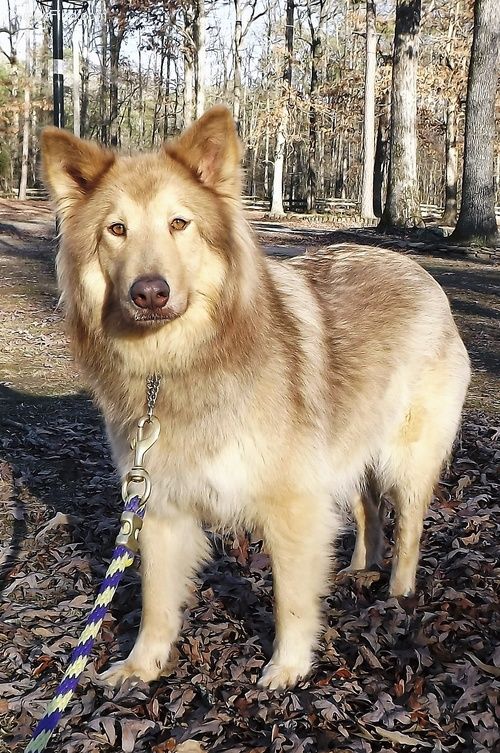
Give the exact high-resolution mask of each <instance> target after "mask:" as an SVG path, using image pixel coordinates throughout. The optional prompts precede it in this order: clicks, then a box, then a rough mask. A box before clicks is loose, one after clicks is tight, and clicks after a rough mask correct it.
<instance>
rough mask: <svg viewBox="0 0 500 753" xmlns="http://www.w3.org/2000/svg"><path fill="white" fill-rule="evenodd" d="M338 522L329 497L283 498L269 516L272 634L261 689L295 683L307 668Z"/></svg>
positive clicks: (306, 671) (319, 623) (311, 653)
mask: <svg viewBox="0 0 500 753" xmlns="http://www.w3.org/2000/svg"><path fill="white" fill-rule="evenodd" d="M336 522H337V521H336V518H335V515H334V512H333V511H332V504H331V499H330V498H325V499H323V500H321V499H318V498H312V499H311V498H309V497H301V498H294V499H287V500H286V502H285V501H284V502H283V504H282V505H279V504H278V505H276V506H274V505H273V509H272V511H271V513H270V514H268V520H267V525H266V530H265V540H266V543H267V546H268V548H269V551H270V555H271V561H272V568H273V583H274V598H275V621H276V638H275V641H274V652H273V656H272V658H271V661H270V662H269V663H268V664H267V666H266V667H265V669H264V672H263V674H262V677H261V679H260V682H259V684H260V685H261V686H263V687H268V688H270V689H271V690H274V689H276V688H284V687H289V686H293V685H295V683H296V682H297V681H298V680H299V679H300V678H301V677H305V676H306V675H307V674H308V673H309V671H310V669H311V662H312V657H313V649H314V647H315V642H316V638H317V635H318V633H319V631H320V629H321V605H320V596H321V595H322V594H323V593H324V592H325V590H326V589H327V588H328V580H329V575H330V566H331V546H332V539H333V536H334V532H335V529H336Z"/></svg>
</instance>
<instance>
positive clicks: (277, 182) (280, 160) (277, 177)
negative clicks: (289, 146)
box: [271, 0, 295, 216]
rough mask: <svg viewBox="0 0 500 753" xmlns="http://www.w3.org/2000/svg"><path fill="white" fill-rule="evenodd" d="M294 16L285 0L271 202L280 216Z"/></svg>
mask: <svg viewBox="0 0 500 753" xmlns="http://www.w3.org/2000/svg"><path fill="white" fill-rule="evenodd" d="M294 15H295V0H286V29H285V41H286V59H285V66H284V70H283V85H282V100H283V104H282V106H281V113H280V119H279V125H278V132H277V134H276V153H275V158H274V174H273V193H272V200H271V214H272V215H276V216H280V215H283V214H285V212H284V208H283V166H284V162H285V149H286V137H287V125H288V118H289V102H290V95H291V89H292V57H293V27H294Z"/></svg>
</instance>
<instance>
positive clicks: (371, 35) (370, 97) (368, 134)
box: [361, 0, 377, 220]
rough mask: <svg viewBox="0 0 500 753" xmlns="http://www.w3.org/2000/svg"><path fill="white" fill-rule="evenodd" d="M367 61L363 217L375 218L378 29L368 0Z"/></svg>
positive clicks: (362, 186) (371, 1)
mask: <svg viewBox="0 0 500 753" xmlns="http://www.w3.org/2000/svg"><path fill="white" fill-rule="evenodd" d="M365 49H366V60H365V97H364V104H365V106H364V120H363V178H362V184H361V216H362V217H363V218H364V219H366V220H372V219H374V218H375V214H374V211H373V177H374V167H375V75H376V71H377V29H376V8H375V1H374V0H366V48H365Z"/></svg>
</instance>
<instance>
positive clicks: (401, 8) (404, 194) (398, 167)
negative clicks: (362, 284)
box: [380, 0, 422, 229]
mask: <svg viewBox="0 0 500 753" xmlns="http://www.w3.org/2000/svg"><path fill="white" fill-rule="evenodd" d="M420 16H421V0H397V6H396V28H395V32H394V53H393V63H392V87H391V140H390V158H389V174H388V179H387V199H386V204H385V208H384V212H383V214H382V219H381V221H380V227H381V228H382V229H386V228H408V227H415V226H417V225H419V224H420V223H421V221H422V220H421V217H420V198H419V189H418V179H417V131H416V125H417V61H418V46H419V33H420Z"/></svg>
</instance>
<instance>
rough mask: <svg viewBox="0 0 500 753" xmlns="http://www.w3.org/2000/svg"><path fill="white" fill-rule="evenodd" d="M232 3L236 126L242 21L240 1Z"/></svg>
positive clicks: (237, 121)
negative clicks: (233, 16) (233, 15)
mask: <svg viewBox="0 0 500 753" xmlns="http://www.w3.org/2000/svg"><path fill="white" fill-rule="evenodd" d="M233 2H234V13H235V20H234V60H233V67H234V74H233V117H234V119H235V121H236V124H237V125H239V122H240V110H241V65H242V60H241V55H242V50H241V44H242V40H243V19H242V16H241V3H240V0H233Z"/></svg>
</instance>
